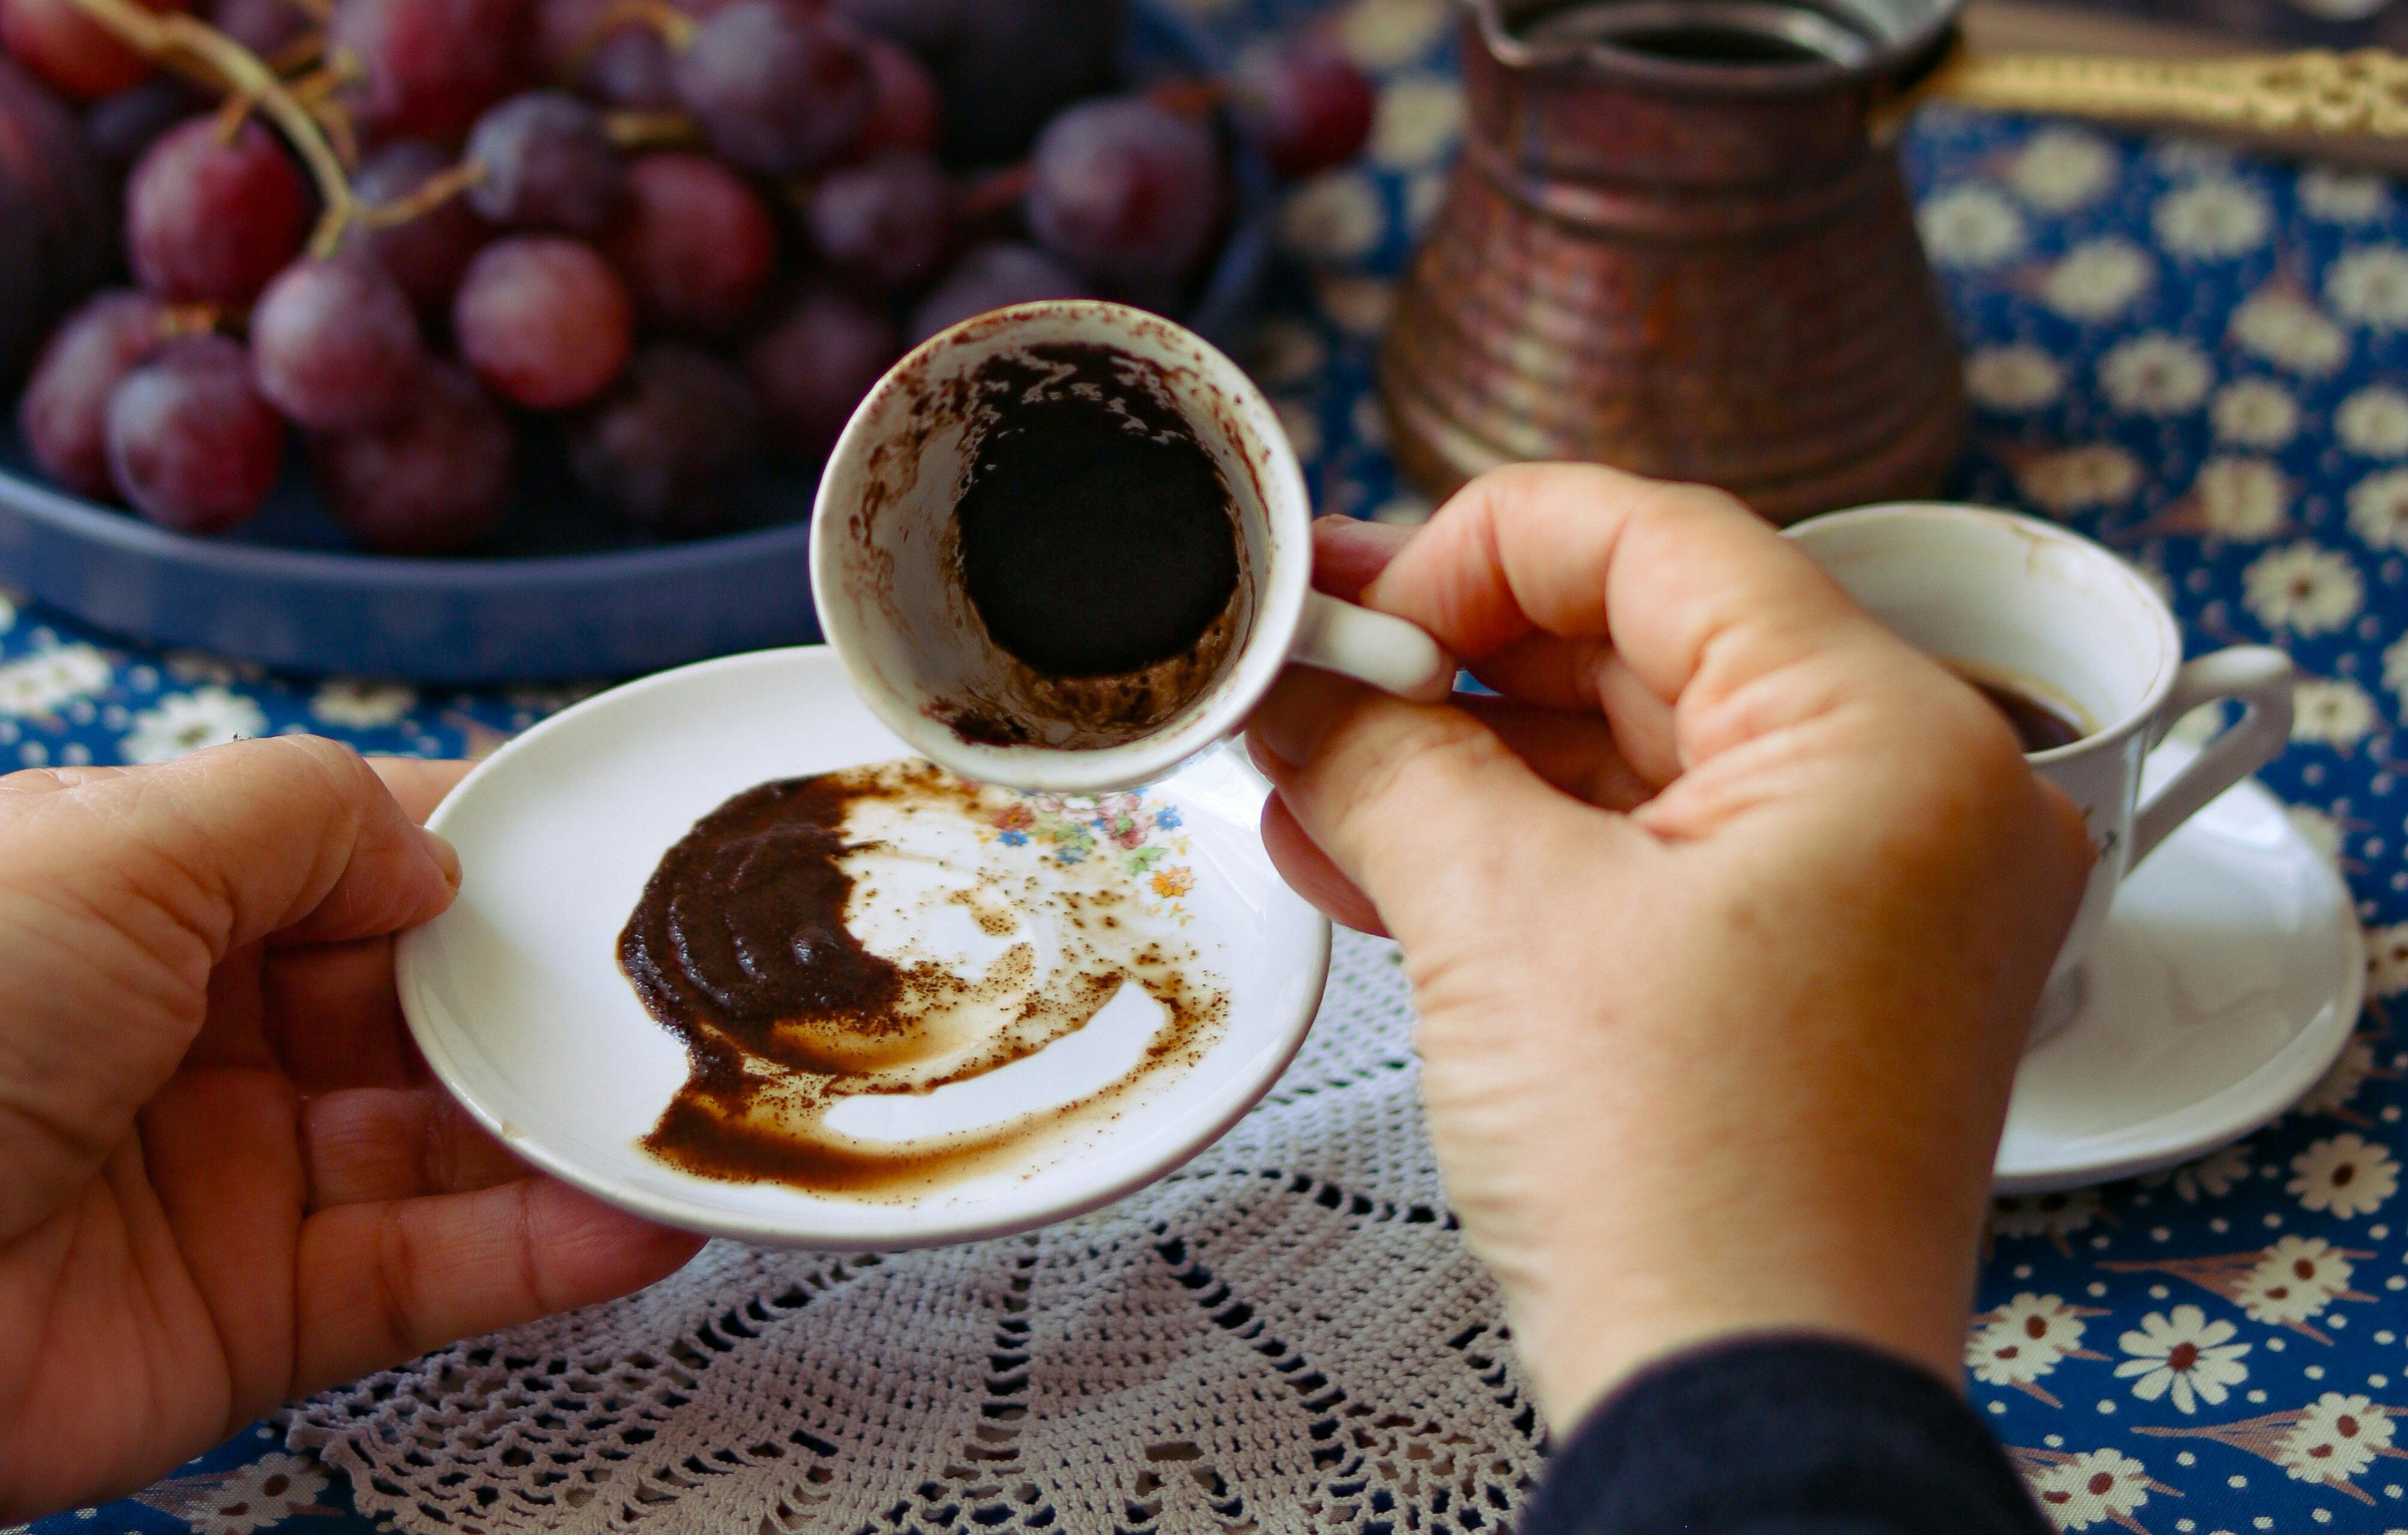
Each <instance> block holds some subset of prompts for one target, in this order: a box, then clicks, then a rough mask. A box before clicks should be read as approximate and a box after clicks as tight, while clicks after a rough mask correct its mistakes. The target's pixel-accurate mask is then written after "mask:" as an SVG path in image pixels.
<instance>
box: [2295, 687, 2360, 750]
mask: <svg viewBox="0 0 2408 1535" xmlns="http://www.w3.org/2000/svg"><path fill="white" fill-rule="evenodd" d="M2378 719H2379V716H2378V715H2377V714H2376V712H2375V708H2374V700H2373V698H2372V697H2371V696H2368V694H2367V691H2366V689H2364V688H2362V687H2360V686H2358V684H2357V683H2356V682H2353V681H2349V679H2347V678H2345V677H2341V678H2322V677H2315V678H2309V679H2307V680H2305V681H2300V682H2298V683H2295V684H2293V686H2292V688H2291V739H2293V740H2297V741H2316V742H2319V743H2321V744H2323V745H2326V746H2335V747H2341V748H2343V749H2344V750H2345V749H2347V748H2349V747H2352V746H2356V745H2357V744H2358V742H2360V741H2362V740H2364V739H2366V738H2367V737H2368V736H2370V735H2372V734H2373V733H2374V727H2375V724H2377V722H2378Z"/></svg>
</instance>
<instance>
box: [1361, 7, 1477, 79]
mask: <svg viewBox="0 0 2408 1535" xmlns="http://www.w3.org/2000/svg"><path fill="white" fill-rule="evenodd" d="M1454 14H1455V12H1454V7H1452V6H1451V5H1450V4H1449V3H1448V0H1355V4H1354V5H1352V6H1349V7H1347V8H1346V11H1345V13H1344V14H1343V15H1341V16H1340V17H1339V19H1338V44H1339V46H1340V48H1342V49H1344V50H1346V53H1347V56H1348V57H1350V58H1352V59H1353V60H1354V61H1355V63H1356V64H1359V65H1362V66H1363V67H1364V68H1366V69H1369V70H1371V71H1372V72H1374V73H1378V74H1384V73H1386V72H1387V71H1389V70H1392V69H1398V68H1401V67H1403V66H1404V65H1409V64H1411V63H1412V62H1413V61H1414V60H1416V59H1418V58H1420V57H1421V56H1422V55H1423V54H1425V53H1426V52H1428V51H1429V50H1430V48H1431V46H1432V45H1433V44H1435V43H1436V42H1437V41H1438V40H1439V38H1440V37H1441V36H1443V35H1444V34H1445V32H1446V29H1447V23H1448V22H1450V21H1452V20H1453V19H1454Z"/></svg>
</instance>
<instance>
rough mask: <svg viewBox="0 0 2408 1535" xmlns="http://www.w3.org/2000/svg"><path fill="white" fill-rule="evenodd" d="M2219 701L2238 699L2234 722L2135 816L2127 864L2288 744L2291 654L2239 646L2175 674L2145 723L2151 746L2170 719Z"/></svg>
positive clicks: (2205, 657)
mask: <svg viewBox="0 0 2408 1535" xmlns="http://www.w3.org/2000/svg"><path fill="white" fill-rule="evenodd" d="M2218 698H2237V699H2239V700H2240V701H2241V704H2242V714H2241V719H2240V721H2239V723H2237V724H2234V725H2232V726H2231V727H2230V728H2229V729H2228V730H2226V731H2225V732H2224V734H2222V735H2220V736H2218V737H2216V738H2215V739H2214V740H2212V741H2210V742H2208V744H2207V749H2206V750H2205V751H2203V752H2201V753H2200V754H2199V757H2198V759H2197V760H2196V761H2194V762H2193V763H2192V764H2191V765H2190V766H2189V767H2187V768H2184V769H2183V770H2182V771H2181V772H2180V773H2177V774H2176V775H2175V776H2174V781H2173V782H2171V783H2169V784H2167V785H2166V786H2165V787H2163V788H2161V789H2159V790H2158V791H2157V793H2156V794H2153V795H2151V796H2149V800H2148V803H2147V804H2145V805H2143V806H2142V807H2141V808H2140V809H2139V810H2138V811H2135V812H2134V813H2133V816H2132V857H2131V864H2132V865H2138V864H2139V863H2140V861H2141V860H2142V859H2143V858H2145V857H2147V856H2148V855H2149V854H2152V853H2154V852H2156V851H2157V844H2158V843H2159V842H2162V841H2164V840H2165V839H2166V838H2167V836H2168V835H2169V834H2171V832H2172V831H2173V829H2174V828H2175V827H2176V826H2179V825H2182V824H2183V823H2184V822H2186V821H2187V820H2189V819H2190V818H2191V817H2192V816H2193V815H2196V814H2197V813H2199V811H2200V808H2201V807H2202V806H2204V805H2205V804H2206V803H2207V802H2208V801H2209V800H2211V799H2214V797H2215V796H2217V795H2220V794H2222V793H2223V792H2224V791H2225V790H2227V789H2229V788H2230V787H2232V786H2233V785H2234V784H2235V783H2238V782H2241V781H2242V780H2243V779H2244V778H2247V777H2248V776H2249V775H2250V774H2252V773H2254V772H2256V771H2257V769H2258V768H2263V767H2265V766H2266V764H2268V763H2270V762H2272V761H2273V760H2274V758H2275V756H2276V754H2277V753H2280V752H2281V751H2282V750H2283V748H2284V746H2285V745H2286V744H2287V743H2288V742H2289V740H2290V739H2291V658H2290V657H2289V656H2287V655H2286V654H2284V653H2282V652H2281V651H2278V650H2275V649H2274V648H2273V647H2272V646H2270V645H2236V646H2234V647H2233V648H2232V649H2230V650H2228V651H2218V652H2216V653H2214V655H2202V656H2200V658H2199V659H2198V660H2196V661H2193V662H2191V663H2189V664H2188V665H2187V666H2186V667H2183V669H2182V670H2181V671H2179V672H2177V673H2176V674H2175V676H2174V686H2173V691H2172V692H2171V693H2170V694H2168V695H2167V696H2166V702H2165V707H2164V708H2163V709H2161V710H2158V711H2157V721H2156V723H2155V724H2151V725H2150V726H2149V744H2150V745H2151V746H2153V747H2154V746H2156V745H2157V743H2158V742H2159V741H2161V740H2163V739H2166V732H2167V731H2169V730H2171V729H2172V728H2173V727H2174V722H2175V721H2177V720H2179V719H2181V718H2182V717H2183V716H2184V715H2186V714H2187V713H2189V712H2190V711H2191V710H2194V709H2197V708H2198V707H2199V706H2200V705H2201V704H2206V703H2214V701H2215V700H2216V699H2218ZM2127 867H2130V866H2127Z"/></svg>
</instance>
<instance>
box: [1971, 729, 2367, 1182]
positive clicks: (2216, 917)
mask: <svg viewBox="0 0 2408 1535" xmlns="http://www.w3.org/2000/svg"><path fill="white" fill-rule="evenodd" d="M2195 754H2196V753H2195V751H2194V750H2193V749H2192V748H2190V747H2187V746H2185V745H2182V744H2180V743H2178V742H2170V743H2168V744H2167V745H2166V746H2164V747H2161V748H2159V749H2158V751H2157V753H2156V754H2155V755H2154V756H2152V757H2151V758H2150V759H2149V763H2148V767H2147V769H2146V771H2145V772H2144V774H2143V785H2142V793H2143V794H2144V795H2145V794H2147V793H2148V792H2149V791H2150V790H2151V789H2153V788H2155V787H2156V786H2157V784H2158V783H2159V782H2163V781H2164V780H2165V779H2166V778H2167V777H2169V776H2171V774H2172V773H2173V772H2174V770H2175V769H2177V768H2180V767H2181V766H2182V765H2183V764H2184V763H2186V762H2187V761H2189V760H2190V758H2191V757H2192V756H2193V755H2195ZM2365 985H2366V952H2365V942H2364V940H2363V939H2362V938H2361V937H2360V936H2359V933H2358V919H2357V915H2356V913H2355V912H2354V911H2352V909H2351V904H2350V897H2349V891H2348V888H2347V887H2346V886H2345V885H2343V883H2342V881H2341V877H2340V876H2339V875H2338V874H2336V873H2335V872H2334V871H2333V869H2332V868H2331V866H2330V865H2329V864H2327V863H2326V861H2325V860H2324V858H2323V857H2322V856H2320V855H2319V854H2317V852H2316V850H2315V848H2313V847H2311V846H2310V845H2309V844H2308V841H2307V839H2305V838H2304V837H2302V836H2301V835H2300V832H2299V830H2298V829H2297V828H2296V827H2294V826H2293V825H2291V823H2290V820H2289V818H2288V817H2286V815H2285V814H2284V813H2283V807H2282V804H2281V802H2280V801H2278V800H2276V799H2275V797H2274V796H2272V795H2271V794H2268V793H2267V792H2266V791H2265V790H2264V789H2262V788H2260V787H2258V785H2257V783H2256V782H2246V783H2243V784H2241V785H2240V786H2238V787H2237V788H2234V789H2232V790H2230V791H2229V793H2227V794H2225V795H2224V796H2222V797H2221V798H2218V799H2216V800H2215V801H2214V802H2213V803H2212V804H2210V805H2209V806H2208V807H2207V808H2206V809H2205V810H2203V811H2200V813H2199V814H2198V815H2196V816H2193V817H2192V818H2191V819H2190V821H2189V822H2188V823H2186V825H2184V826H2183V827H2182V829H2181V830H2179V831H2177V832H2175V833H2174V834H2173V836H2172V837H2171V838H2169V839H2167V840H2166V842H2165V845H2164V846H2162V847H2160V848H2159V849H2158V850H2157V854H2156V855H2155V856H2153V857H2151V858H2150V859H2149V861H2148V862H2147V863H2145V864H2143V865H2142V866H2141V867H2140V868H2139V869H2137V870H2135V871H2134V872H2133V873H2132V874H2131V875H2130V877H2128V879H2127V880H2126V881H2125V882H2124V886H2123V888H2122V889H2121V890H2119V891H2118V892H2117V893H2116V897H2115V906H2114V911H2113V912H2112V913H2111V914H2110V915H2109V917H2108V920H2107V927H2106V930H2105V931H2104V932H2103V933H2101V934H2100V939H2099V946H2098V947H2097V949H2095V950H2094V951H2092V954H2091V957H2090V960H2089V963H2088V964H2087V965H2086V966H2085V968H2084V974H2083V995H2082V999H2081V1001H2080V1003H2079V1004H2078V1005H2077V1008H2076V1011H2075V1012H2074V1015H2073V1017H2072V1019H2071V1021H2070V1022H2069V1023H2067V1024H2065V1025H2064V1026H2062V1027H2061V1028H2059V1029H2058V1030H2057V1031H2056V1032H2054V1033H2052V1034H2051V1035H2049V1037H2048V1038H2046V1039H2044V1040H2042V1041H2041V1042H2040V1043H2038V1044H2036V1045H2034V1046H2033V1047H2032V1048H2031V1050H2030V1052H2029V1053H2028V1054H2026V1055H2025V1057H2024V1061H2023V1067H2022V1069H2020V1070H2019V1071H2018V1072H2017V1073H2016V1075H2015V1092H2014V1100H2013V1102H2012V1104H2011V1105H2010V1106H2009V1108H2008V1110H2007V1130H2006V1137H2005V1139H2004V1140H2002V1141H2001V1142H2000V1146H1999V1161H1998V1173H1997V1181H1996V1188H1997V1191H1998V1192H1999V1193H2000V1194H2037V1193H2042V1192H2046V1191H2048V1190H2051V1189H2060V1188H2072V1187H2075V1186H2078V1185H2081V1184H2100V1183H2106V1182H2108V1181H2110V1180H2112V1179H2116V1178H2128V1177H2131V1176H2133V1175H2134V1174H2136V1173H2143V1172H2153V1171H2156V1170H2157V1169H2160V1168H2167V1167H2171V1166H2173V1165H2174V1164H2175V1163H2178V1162H2182V1161H2186V1160H2187V1159H2189V1158H2190V1157H2193V1156H2197V1155H2200V1154H2201V1153H2203V1152H2207V1151H2211V1150H2213V1149H2214V1148H2215V1147H2217V1146H2221V1145H2224V1144H2226V1143H2227V1142H2229V1141H2232V1140H2238V1139H2240V1138H2241V1137H2242V1136H2244V1135H2246V1134H2248V1133H2249V1132H2250V1131H2251V1130H2254V1129H2256V1128H2257V1126H2260V1125H2263V1124H2264V1123H2266V1121H2268V1120H2270V1119H2272V1118H2273V1117H2274V1116H2275V1115H2276V1114H2279V1113H2281V1112H2283V1111H2284V1110H2285V1109H2287V1108H2289V1107H2290V1106H2291V1104H2292V1103H2293V1102H2295V1101H2297V1100H2298V1098H2299V1097H2300V1094H2302V1093H2304V1092H2306V1091H2307V1090H2308V1089H2309V1088H2310V1087H2312V1086H2314V1085H2315V1082H2316V1079H2317V1078H2319V1077H2321V1076H2323V1075H2324V1073H2325V1071H2326V1069H2328V1068H2329V1067H2330V1066H2331V1065H2332V1062H2333V1058H2334V1057H2335V1056H2336V1055H2338V1054H2340V1053H2341V1048H2342V1046H2343V1043H2344V1042H2346V1041H2347V1040H2348V1039H2349V1034H2350V1030H2351V1029H2352V1028H2353V1027H2355V1026H2356V1025H2357V1023H2358V1005H2359V1003H2360V1002H2361V1001H2362V1000H2363V997H2364V991H2365Z"/></svg>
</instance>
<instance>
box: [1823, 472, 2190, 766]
mask: <svg viewBox="0 0 2408 1535" xmlns="http://www.w3.org/2000/svg"><path fill="white" fill-rule="evenodd" d="M1881 523H1924V524H1931V525H1935V526H1954V527H1960V528H1961V527H1966V526H1969V525H1978V524H1990V525H1991V526H1993V527H1996V528H2001V529H2005V530H2008V531H2012V532H2014V533H2015V534H2017V535H2018V536H2020V537H2023V538H2028V539H2031V540H2033V541H2034V542H2036V543H2045V544H2048V545H2050V546H2052V547H2055V548H2058V549H2063V550H2067V551H2070V552H2073V553H2074V554H2076V555H2078V556H2079V557H2080V558H2082V559H2084V560H2086V561H2089V562H2092V563H2094V564H2096V565H2099V566H2100V567H2102V568H2105V569H2111V570H2113V571H2114V574H2115V576H2116V577H2117V579H2118V580H2119V581H2121V582H2123V583H2124V584H2125V585H2126V586H2127V587H2128V588H2129V589H2130V591H2131V593H2132V595H2134V597H2135V598H2136V599H2138V601H2139V602H2140V604H2141V605H2142V607H2143V609H2144V610H2146V611H2147V612H2148V613H2149V614H2150V615H2151V617H2152V619H2153V620H2154V625H2153V626H2154V627H2155V628H2156V629H2157V638H2158V654H2157V670H2156V674H2155V675H2154V676H2153V677H2152V678H2151V679H2150V681H2149V685H2148V687H2147V689H2146V690H2144V691H2143V694H2142V696H2141V699H2140V702H2139V703H2137V704H2135V705H2133V706H2132V707H2131V708H2129V709H2127V710H2124V711H2123V712H2122V713H2121V714H2119V715H2117V716H2116V717H2115V718H2114V720H2112V721H2110V722H2108V723H2106V724H2102V725H2100V727H2099V728H2098V729H2096V730H2094V731H2091V732H2090V733H2089V734H2087V735H2085V736H2084V737H2083V738H2082V739H2079V740H2073V741H2068V742H2067V743H2066V744H2064V745H2063V746H2054V747H2051V748H2049V749H2048V750H2047V751H2045V752H2032V753H2026V755H2025V758H2024V760H2025V761H2027V762H2030V763H2033V764H2035V765H2040V766H2045V765H2046V764H2049V763H2054V762H2063V761H2065V760H2067V759H2069V758H2071V757H2077V756H2081V755H2084V754H2085V753H2090V752H2096V751H2100V750H2103V749H2105V748H2108V747H2111V746H2114V745H2116V744H2118V743H2120V742H2122V741H2125V740H2127V739H2129V738H2130V737H2132V736H2133V735H2135V734H2137V733H2140V732H2143V731H2146V730H2148V729H2150V728H2151V727H2152V726H2153V725H2154V724H2156V723H2157V714H2158V712H2159V710H2162V709H2163V708H2164V707H2165V702H2166V698H2167V696H2169V695H2170V694H2171V693H2172V692H2173V687H2174V680H2175V678H2176V677H2177V676H2178V675H2179V674H2180V673H2181V671H2182V665H2183V639H2182V629H2181V626H2180V625H2179V624H2176V623H2175V622H2174V615H2173V610H2172V609H2171V608H2169V607H2167V606H2166V600H2165V598H2163V597H2161V596H2159V595H2157V593H2156V591H2154V590H2153V589H2152V588H2151V587H2150V586H2149V583H2148V582H2147V581H2143V580H2142V579H2141V574H2140V572H2139V571H2137V570H2135V569H2133V568H2132V567H2131V565H2130V564H2129V563H2128V562H2127V561H2125V560H2124V559H2122V558H2121V557H2119V556H2118V555H2117V554H2116V553H2115V552H2114V550H2112V549H2109V548H2108V547H2107V546H2106V545H2104V544H2102V543H2100V542H2099V541H2098V540H2097V539H2094V538H2084V537H2083V536H2082V535H2081V534H2079V533H2076V532H2074V531H2072V530H2071V528H2063V527H2059V526H2057V524H2054V523H2047V522H2042V521H2041V520H2040V519H2039V518H2037V517H2026V516H2024V515H2022V514H2021V513H2018V512H2012V511H2000V510H1999V509H1996V508H1993V507H1977V506H1971V505H1969V504H1967V503H1965V502H1961V501H1884V502H1881V503H1879V504H1877V505H1874V506H1870V507H1851V508H1849V509H1846V510H1844V511H1830V512H1825V513H1824V514H1823V515H1821V516H1819V517H1810V518H1807V519H1806V520H1805V521H1804V522H1801V523H1796V524H1791V525H1790V526H1789V527H1787V528H1785V529H1783V532H1784V533H1785V535H1786V536H1787V537H1790V538H1796V539H1798V540H1799V542H1800V543H1801V544H1809V545H1811V544H1812V543H1813V541H1814V540H1815V539H1816V538H1819V537H1821V536H1823V535H1825V534H1828V533H1832V532H1835V531H1845V530H1848V529H1854V528H1862V527H1867V526H1871V525H1874V524H1881ZM1950 664H1954V663H1953V662H1951V663H1950ZM2036 680H2037V681H2047V679H2036ZM2051 685H2052V686H2054V685H2055V684H2053V683H2052V684H2051Z"/></svg>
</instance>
